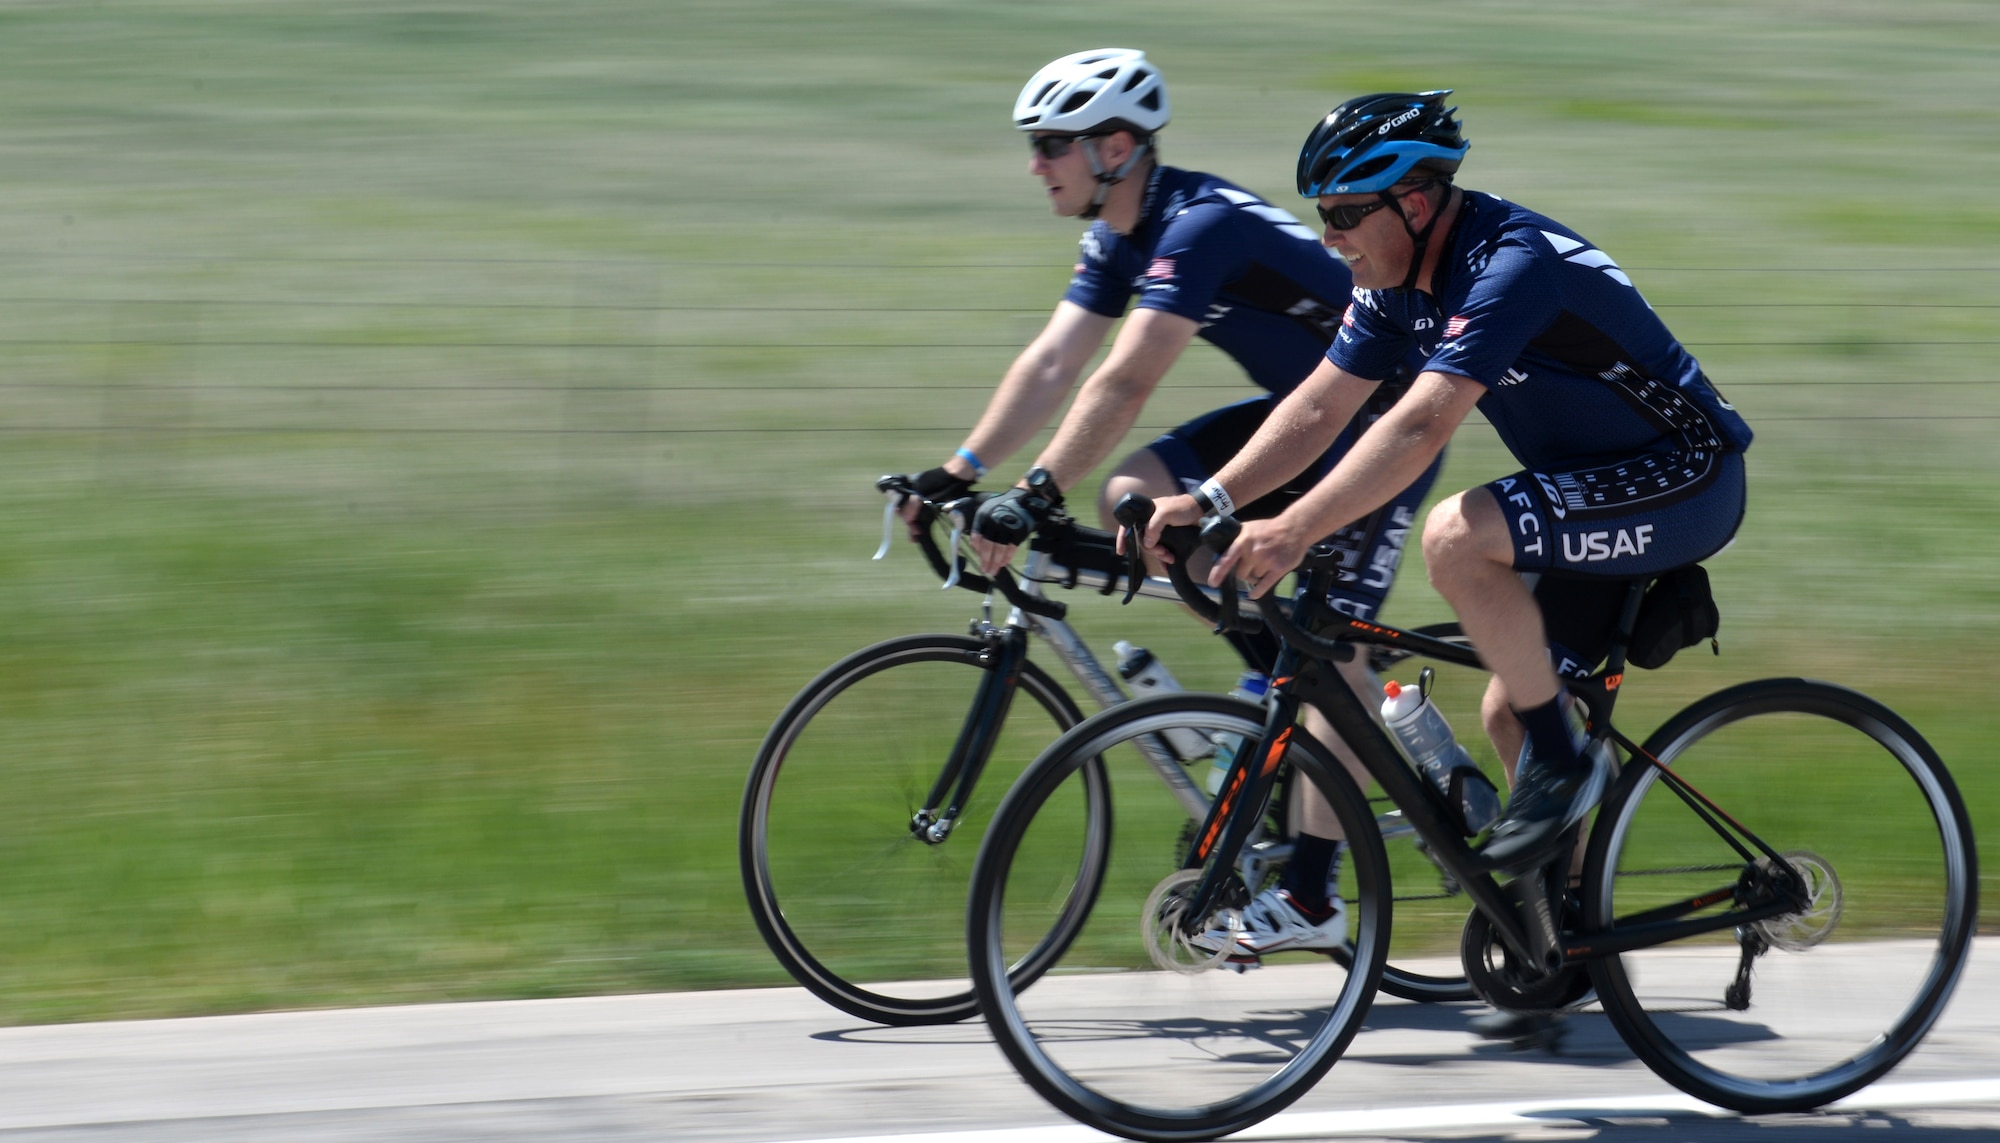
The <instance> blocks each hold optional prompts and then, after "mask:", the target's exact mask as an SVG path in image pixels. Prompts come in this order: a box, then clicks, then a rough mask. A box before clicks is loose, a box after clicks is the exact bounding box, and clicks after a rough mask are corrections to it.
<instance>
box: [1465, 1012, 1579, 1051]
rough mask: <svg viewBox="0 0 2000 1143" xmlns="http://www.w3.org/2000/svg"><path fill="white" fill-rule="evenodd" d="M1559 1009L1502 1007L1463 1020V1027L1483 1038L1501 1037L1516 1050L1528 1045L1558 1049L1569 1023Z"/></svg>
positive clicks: (1525, 1049) (1524, 1048) (1566, 1032)
mask: <svg viewBox="0 0 2000 1143" xmlns="http://www.w3.org/2000/svg"><path fill="white" fill-rule="evenodd" d="M1564 1020H1565V1017H1564V1014H1563V1013H1561V1012H1509V1011H1508V1010H1506V1009H1504V1008H1501V1009H1496V1010H1495V1011H1492V1012H1488V1013H1487V1014H1486V1015H1484V1016H1474V1017H1473V1018H1472V1019H1470V1020H1468V1021H1466V1022H1465V1027H1466V1030H1467V1031H1469V1032H1471V1033H1472V1034H1473V1035H1475V1036H1478V1037H1480V1038H1481V1039H1486V1040H1504V1041H1506V1042H1507V1045H1508V1047H1510V1048H1512V1049H1513V1050H1514V1051H1517V1052H1524V1051H1527V1050H1528V1049H1530V1048H1547V1049H1548V1050H1549V1051H1551V1052H1555V1051H1559V1050H1560V1048H1561V1045H1562V1040H1563V1037H1564V1036H1566V1035H1568V1034H1569V1025H1568V1024H1567V1023H1565V1022H1564Z"/></svg>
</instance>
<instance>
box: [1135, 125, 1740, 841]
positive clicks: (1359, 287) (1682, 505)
mask: <svg viewBox="0 0 2000 1143" xmlns="http://www.w3.org/2000/svg"><path fill="white" fill-rule="evenodd" d="M1450 94H1451V93H1450V92H1449V91H1429V92H1422V93H1417V94H1404V93H1394V94H1382V95H1370V96H1364V97H1361V98H1358V99H1352V100H1349V101H1347V102H1345V103H1343V104H1341V105H1340V106H1338V107H1336V108H1334V109H1333V111H1332V112H1331V113H1329V114H1328V115H1327V116H1326V118H1325V119H1324V120H1322V121H1321V122H1320V123H1319V124H1318V125H1316V126H1315V127H1314V128H1313V131H1312V134H1311V135H1310V136H1309V137H1308V138H1307V140H1306V143H1305V146H1304V148H1303V149H1302V150H1301V151H1300V153H1299V163H1298V188H1299V193H1300V195H1301V196H1303V197H1305V198H1310V199H1317V200H1318V210H1319V215H1320V218H1321V219H1322V220H1323V222H1324V223H1325V241H1326V243H1327V245H1329V246H1330V247H1332V248H1333V249H1334V250H1335V251H1336V252H1338V253H1339V254H1340V255H1341V256H1342V257H1343V258H1344V259H1346V261H1347V264H1348V268H1349V270H1350V271H1351V272H1352V273H1353V275H1354V280H1355V285H1356V289H1355V291H1354V300H1353V303H1352V304H1351V305H1350V306H1349V307H1348V308H1347V311H1346V313H1345V315H1344V316H1343V318H1342V328H1341V330H1340V333H1339V335H1338V337H1337V338H1336V340H1335V343H1334V345H1333V347H1332V349H1330V350H1329V351H1328V353H1327V364H1326V365H1325V366H1324V367H1322V368H1320V369H1319V370H1316V371H1315V372H1314V373H1313V375H1312V376H1311V377H1309V378H1307V379H1306V381H1305V382H1304V383H1303V384H1301V385H1300V386H1299V387H1298V388H1297V389H1296V390H1294V391H1293V392H1292V393H1291V395H1290V396H1288V397H1287V398H1286V399H1285V401H1284V402H1283V403H1282V404H1281V405H1279V407H1278V408H1277V409H1276V410H1275V411H1274V412H1273V413H1272V415H1271V416H1270V418H1269V419H1268V420H1266V422H1265V423H1264V425H1263V427H1262V428H1261V429H1260V430H1259V431H1258V433H1257V435H1256V436H1255V437H1254V438H1253V439H1252V440H1251V441H1250V442H1249V444H1248V445H1247V446H1246V447H1245V449H1244V451H1243V452H1242V453H1241V454H1239V455H1238V456H1237V457H1236V458H1235V459H1233V460H1232V461H1230V462H1229V463H1228V464H1227V465H1225V466H1224V467H1223V469H1222V471H1221V472H1220V473H1218V474H1217V475H1216V478H1215V479H1216V481H1217V482H1218V483H1219V484H1220V485H1221V486H1222V487H1223V488H1225V489H1227V498H1228V499H1233V500H1236V501H1242V500H1246V499H1255V498H1256V497H1258V496H1261V495H1263V494H1264V493H1265V491H1266V490H1268V489H1271V488H1274V487H1277V486H1279V485H1280V484H1281V483H1282V482H1283V481H1285V480H1286V479H1288V478H1289V477H1291V476H1292V475H1293V474H1294V473H1296V472H1297V471H1298V470H1299V468H1300V466H1301V464H1302V463H1303V462H1304V461H1305V459H1306V458H1309V457H1315V456H1317V455H1319V450H1320V449H1321V448H1323V447H1324V443H1325V441H1326V440H1327V439H1328V438H1329V436H1330V435H1331V432H1330V429H1329V428H1328V426H1331V425H1337V424H1341V423H1343V421H1344V420H1345V419H1346V417H1348V416H1349V415H1351V413H1352V411H1353V410H1354V409H1356V408H1358V407H1359V406H1360V405H1361V404H1362V403H1364V402H1366V401H1367V400H1369V399H1370V398H1371V397H1372V395H1373V394H1374V393H1375V392H1376V390H1377V388H1378V385H1379V380H1380V379H1382V378H1385V377H1389V376H1392V375H1394V374H1395V373H1396V371H1397V369H1398V367H1399V366H1400V365H1401V363H1402V362H1403V361H1404V359H1405V357H1406V356H1407V355H1408V354H1409V353H1410V352H1411V351H1412V350H1413V349H1414V350H1415V351H1416V352H1418V353H1420V354H1422V355H1423V358H1424V361H1423V364H1422V367H1421V372H1420V373H1419V375H1418V376H1417V377H1416V379H1415V381H1414V382H1413V383H1412V385H1411V386H1410V389H1409V391H1408V392H1407V393H1406V394H1405V395H1404V396H1403V397H1402V399H1401V400H1400V401H1398V402H1397V404H1396V405H1395V406H1394V407H1393V408H1392V409H1391V410H1390V411H1389V412H1388V413H1387V414H1385V415H1384V416H1383V417H1382V418H1380V419H1378V420H1377V421H1375V422H1374V423H1373V424H1371V425H1370V426H1369V428H1368V430H1367V431H1366V432H1365V433H1364V434H1363V436H1362V437H1361V439H1360V440H1359V441H1358V442H1356V444H1355V445H1354V446H1353V447H1352V448H1351V449H1349V450H1348V451H1347V453H1346V455H1345V456H1344V457H1343V458H1342V459H1341V460H1340V462H1339V463H1338V464H1336V465H1335V466H1334V468H1333V470H1332V471H1331V472H1330V473H1328V474H1327V475H1326V476H1325V477H1324V478H1322V479H1321V480H1319V481H1318V482H1317V483H1316V484H1315V485H1314V487H1313V488H1312V490H1311V491H1310V492H1308V493H1307V494H1306V495H1305V496H1304V497H1302V498H1300V499H1299V500H1297V501H1296V502H1294V503H1293V504H1292V505H1291V506H1289V507H1287V508H1286V509H1285V510H1284V511H1283V512H1282V513H1280V514H1279V515H1277V516H1276V517H1274V518H1271V519H1268V520H1261V521H1252V522H1249V523H1246V524H1245V526H1244V529H1243V533H1242V535H1241V536H1240V537H1239V538H1238V539H1237V541H1236V543H1235V544H1234V545H1232V546H1231V548H1230V549H1229V551H1228V552H1226V553H1224V554H1223V556H1221V557H1220V558H1219V559H1218V560H1217V561H1216V564H1215V567H1214V568H1213V569H1212V571H1211V573H1210V575H1211V582H1217V581H1220V580H1221V578H1222V577H1223V576H1224V575H1225V574H1227V573H1229V572H1232V571H1233V572H1234V573H1235V574H1236V575H1237V576H1238V577H1240V578H1242V579H1243V580H1244V581H1245V583H1246V584H1247V585H1249V587H1250V589H1251V591H1252V593H1253V594H1256V595H1261V594H1263V593H1264V592H1266V591H1268V590H1269V589H1270V587H1271V586H1272V585H1273V584H1274V583H1275V582H1276V580H1277V579H1278V578H1279V577H1280V576H1282V575H1283V574H1284V573H1285V572H1287V571H1289V570H1290V569H1291V568H1292V567H1293V566H1294V565H1296V564H1297V563H1298V561H1299V558H1300V557H1301V555H1303V553H1304V552H1305V550H1306V548H1307V547H1308V545H1309V544H1310V543H1311V542H1312V540H1313V539H1315V538H1317V537H1319V536H1322V535H1324V534H1326V532H1327V531H1328V529H1330V528H1335V527H1339V526H1341V525H1342V524H1344V523H1345V522H1347V521H1350V520H1353V519H1356V518H1361V517H1365V516H1366V515H1367V514H1368V513H1370V512H1373V511H1375V510H1376V508H1377V507H1378V506H1379V505H1381V504H1383V503H1386V502H1388V501H1389V498H1390V497H1391V496H1392V495H1393V494H1394V490H1395V489H1398V488H1401V487H1403V486H1404V485H1405V484H1406V483H1407V482H1408V481H1409V480H1410V478H1411V476H1412V475H1413V474H1415V473H1418V472H1422V471H1425V470H1426V469H1427V467H1428V466H1429V465H1431V464H1432V463H1434V461H1435V459H1436V457H1437V455H1438V453H1439V450H1441V449H1443V448H1444V445H1445V442H1446V441H1447V440H1448V439H1449V438H1450V436H1451V434H1452V432H1453V430H1454V429H1456V428H1457V427H1458V424H1459V422H1460V421H1462V420H1464V418H1465V416H1466V414H1468V413H1470V412H1471V411H1472V409H1473V408H1474V406H1477V407H1478V409H1479V410H1480V412H1481V413H1482V414H1483V415H1484V416H1485V417H1486V419H1487V420H1488V421H1489V422H1491V423H1492V425H1493V427H1494V429H1495V430H1496V431H1498V433H1499V434H1500V438H1501V440H1502V441H1503V442H1504V443H1505V444H1506V445H1507V447H1508V449H1509V451H1511V452H1512V453H1513V454H1514V457H1515V459H1516V460H1517V461H1519V462H1520V463H1521V464H1522V465H1523V466H1524V468H1523V470H1522V471H1518V472H1514V473H1512V474H1510V475H1507V476H1503V477H1501V478H1499V479H1497V480H1494V481H1491V482H1489V483H1487V484H1485V485H1483V486H1481V487H1478V488H1473V489H1469V490H1467V491H1464V492H1460V493H1458V494H1456V495H1453V496H1450V497H1447V498H1445V499H1444V500H1442V501H1441V502H1439V503H1438V504H1437V505H1436V506H1435V507H1434V508H1433V509H1432V510H1431V513H1430V515H1429V518H1428V519H1427V520H1426V522H1425V525H1424V532H1423V552H1424V558H1425V561H1426V564H1427V566H1428V569H1429V572H1430V578H1431V582H1432V584H1433V585H1434V586H1435V587H1436V588H1437V590H1438V593H1439V594H1440V595H1442V596H1443V597H1444V598H1445V601H1446V602H1448V603H1449V604H1451V606H1452V607H1453V609H1454V610H1455V611H1456V612H1457V613H1458V616H1459V620H1460V622H1461V624H1462V625H1463V627H1464V628H1465V631H1466V633H1467V634H1468V635H1469V636H1471V638H1472V641H1473V643H1474V645H1476V646H1477V647H1478V648H1479V651H1480V656H1481V657H1482V658H1483V659H1484V660H1485V661H1486V664H1487V666H1488V668H1489V669H1490V670H1491V671H1492V674H1493V680H1492V683H1491V685H1490V686H1489V688H1488V691H1487V695H1486V699H1485V702H1484V704H1483V709H1482V712H1481V713H1482V718H1483V720H1484V723H1485V727H1486V730H1487V733H1488V735H1489V736H1490V737H1491V738H1492V739H1493V742H1494V745H1495V746H1497V747H1498V748H1499V749H1500V755H1501V757H1502V758H1503V759H1507V760H1514V761H1515V763H1516V764H1515V765H1514V766H1511V767H1510V768H1509V779H1510V781H1511V783H1512V793H1511V795H1510V797H1509V799H1508V804H1507V808H1506V811H1505V813H1504V814H1503V816H1502V818H1501V820H1500V821H1499V822H1498V823H1496V824H1495V826H1494V827H1493V830H1492V833H1491V834H1490V836H1489V838H1488V840H1487V842H1486V844H1485V846H1484V847H1483V850H1482V853H1483V854H1484V855H1485V857H1486V859H1487V860H1488V861H1489V862H1490V863H1491V864H1492V865H1493V867H1494V868H1496V869H1500V870H1503V871H1506V872H1519V871H1523V870H1527V869H1532V868H1536V867H1539V866H1541V865H1543V864H1545V863H1547V862H1548V861H1550V860H1551V859H1553V857H1554V856H1555V851H1556V849H1557V848H1558V847H1559V844H1560V838H1561V836H1562V833H1563V831H1564V830H1565V829H1566V828H1567V827H1568V826H1570V825H1571V824H1573V823H1575V822H1576V821H1578V820H1580V819H1581V818H1582V816H1583V815H1584V814H1586V813H1587V812H1589V810H1590V809H1591V807H1592V806H1594V805H1595V804H1596V802H1597V800H1598V799H1599V797H1600V796H1601V795H1602V793H1603V790H1604V785H1605V782H1606V779H1607V773H1606V769H1607V767H1608V765H1609V760H1608V759H1599V760H1597V761H1596V762H1594V763H1593V762H1590V761H1586V760H1585V759H1584V758H1583V757H1582V756H1581V754H1580V750H1579V747H1578V741H1577V739H1576V738H1574V737H1573V731H1572V729H1571V724H1570V722H1569V721H1568V716H1567V711H1566V701H1565V699H1566V696H1565V694H1564V692H1563V689H1562V686H1561V683H1560V682H1559V679H1558V673H1557V672H1558V668H1560V669H1561V670H1562V671H1563V672H1564V673H1567V674H1572V675H1576V676H1582V675H1585V674H1587V673H1588V672H1589V671H1590V670H1591V669H1592V668H1593V667H1594V666H1595V665H1596V662H1597V661H1598V660H1600V659H1601V658H1602V657H1603V656H1602V654H1599V655H1597V656H1596V657H1595V658H1590V659H1589V661H1585V660H1586V658H1587V657H1588V655H1589V652H1587V651H1586V652H1583V653H1582V654H1579V653H1577V652H1576V651H1575V650H1573V649H1571V648H1569V647H1567V646H1560V645H1559V646H1555V647H1551V646H1550V645H1549V643H1548V641H1547V638H1546V633H1545V629H1544V625H1543V618H1542V610H1541V608H1542V607H1549V608H1550V610H1551V612H1552V613H1553V612H1554V611H1556V610H1557V609H1558V608H1561V607H1562V606H1564V604H1563V602H1562V601H1563V599H1564V597H1565V596H1566V595H1567V594H1568V593H1569V592H1570V591H1571V588H1570V587H1568V586H1566V584H1575V585H1576V588H1575V590H1577V591H1578V592H1580V593H1582V594H1584V595H1598V596H1601V595H1602V592H1601V591H1593V584H1602V583H1603V582H1604V577H1631V576H1640V575H1647V574H1652V573H1656V572H1662V571H1666V570H1668V569H1671V568H1675V567H1679V566H1682V565H1685V564H1690V563H1694V562H1696V561H1699V560H1701V559H1703V558H1705V557H1707V556H1709V555H1711V554H1713V553H1714V552H1716V551H1717V550H1719V549H1720V548H1722V547H1723V545H1725V544H1726V543H1728V542H1729V540H1730V539H1731V537H1732V536H1733V535H1734V534H1735V532H1736V527H1737V525H1738V523H1739V522H1740V521H1741V520H1742V516H1743V507H1744V475H1743V458H1742V452H1743V450H1744V449H1745V448H1747V447H1748V446H1749V444H1750V439H1751V433H1750V429H1749V427H1748V426H1747V425H1746V424H1745V423H1744V421H1743V419H1742V418H1741V417H1740V416H1738V415H1737V413H1736V411H1735V409H1734V408H1732V407H1731V406H1730V405H1729V404H1728V403H1727V402H1726V401H1724V400H1723V399H1722V397H1721V396H1720V395H1719V394H1718V393H1717V391H1716V389H1715V388H1714V386H1713V385H1711V384H1710V383H1709V380H1708V378H1707V377H1706V376H1705V375H1704V374H1703V373H1702V371H1701V367H1700V366H1699V364H1697V363H1696V361H1695V359H1694V358H1693V357H1692V356H1690V355H1689V354H1688V352H1687V351H1686V349H1684V348H1683V347H1682V346H1681V344H1680V343H1679V342H1678V341H1676V340H1675V339H1674V337H1673V335H1672V334H1671V333H1669V332H1668V331H1667V328H1666V326H1665V325H1663V324H1662V323H1661V321H1660V319H1659V317H1658V316H1657V315H1656V314H1655V313H1654V312H1653V310H1652V309H1651V307H1649V306H1648V305H1647V303H1646V301H1645V299H1643V298H1642V297H1641V296H1640V295H1639V292H1638V290H1637V289H1636V288H1634V287H1633V285H1632V282H1631V279H1629V278H1628V277H1627V276H1626V275H1625V273H1624V271H1622V270H1620V269H1619V268H1618V265H1617V264H1616V263H1615V262H1613V261H1612V259H1611V257H1610V256H1609V255H1607V254H1605V253H1604V252H1602V251H1601V250H1599V249H1598V248H1597V247H1596V246H1594V245H1592V244H1591V243H1590V242H1589V241H1588V240H1587V239H1585V238H1583V237H1582V236H1580V235H1578V234H1577V233H1576V232H1575V231H1573V230H1570V229H1569V228H1567V227H1565V226H1562V225H1561V224H1560V223H1557V222H1555V221H1553V220H1551V219H1549V218H1546V217H1544V216H1542V215H1539V214H1535V213H1533V212H1531V211H1529V210H1527V209H1525V208H1523V207H1520V206H1517V205H1515V204H1513V203H1511V202H1507V201H1505V200H1503V199H1500V198H1497V197H1494V196H1492V195H1488V194H1475V193H1469V192H1467V191H1464V190H1462V189H1459V188H1458V187H1456V186H1455V185H1454V184H1453V178H1454V176H1455V175H1456V173H1457V171H1458V168H1459V164H1460V161H1461V160H1462V159H1463V158H1464V156H1465V153H1466V151H1467V150H1468V148H1469V144H1468V143H1467V142H1466V141H1465V139H1464V137H1463V135H1462V133H1461V131H1460V126H1459V122H1458V120H1457V119H1456V118H1455V114H1456V111H1457V108H1455V107H1447V106H1446V105H1445V99H1446V97H1447V96H1449V95H1450ZM1211 502H1213V503H1211ZM1224 503H1225V502H1224V501H1222V500H1220V499H1219V498H1216V497H1214V496H1213V495H1212V494H1209V495H1208V496H1207V497H1206V499H1204V498H1203V496H1202V495H1201V494H1200V493H1197V495H1196V496H1192V497H1176V498H1173V499H1169V500H1165V501H1163V502H1161V504H1160V505H1159V511H1158V514H1157V515H1156V516H1155V518H1154V522H1153V525H1152V528H1151V530H1150V531H1149V533H1148V541H1149V543H1152V542H1156V537H1157V536H1158V533H1159V529H1160V528H1162V527H1164V526H1166V525H1168V524H1185V523H1192V522H1193V521H1195V520H1197V519H1199V518H1200V517H1201V515H1202V514H1203V512H1204V511H1205V510H1208V509H1212V508H1214V507H1220V506H1223V505H1224ZM1156 550H1157V549H1156ZM1524 573H1525V574H1526V575H1532V576H1541V577H1543V578H1542V579H1541V582H1539V583H1537V584H1535V585H1534V586H1532V587H1531V585H1530V583H1529V582H1528V581H1527V580H1526V579H1525V578H1524ZM1571 577H1575V578H1571ZM1538 596H1539V597H1540V599H1541V603H1540V604H1539V605H1538V603H1537V597H1538Z"/></svg>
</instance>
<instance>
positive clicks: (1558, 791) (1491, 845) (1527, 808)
mask: <svg viewBox="0 0 2000 1143" xmlns="http://www.w3.org/2000/svg"><path fill="white" fill-rule="evenodd" d="M1610 779H1611V764H1610V759H1609V758H1607V757H1603V756H1601V755H1600V756H1599V757H1597V758H1596V759H1594V760H1593V759H1591V758H1588V757H1585V758H1578V759H1576V760H1575V761H1573V762H1569V763H1567V764H1560V765H1551V764H1549V763H1546V762H1543V761H1542V760H1541V759H1540V758H1537V757H1535V755H1534V754H1533V753H1532V752H1531V751H1530V750H1527V749H1523V750H1522V751H1521V764H1520V766H1518V767H1517V768H1516V769H1515V771H1514V792H1513V794H1512V795H1511V796H1509V797H1508V799H1507V813H1506V815H1505V816H1503V817H1502V818H1501V819H1500V821H1499V822H1498V823H1497V824H1495V825H1494V827H1493V833H1492V834H1491V836H1489V837H1488V838H1487V839H1486V844H1485V845H1483V846H1481V847H1480V849H1479V853H1480V856H1482V857H1484V858H1485V859H1486V861H1487V864H1489V865H1491V866H1492V867H1493V868H1495V869H1498V870H1500V871H1502V872H1505V873H1516V874H1518V873H1525V872H1527V871H1528V870H1530V869H1535V868H1537V867H1539V866H1542V865H1546V864H1547V863H1548V862H1549V860H1550V859H1552V858H1554V857H1555V856H1556V850H1557V849H1558V848H1559V846H1560V845H1561V842H1562V835H1563V831H1564V830H1566V829H1568V828H1569V827H1570V826H1573V825H1575V824H1576V823H1577V822H1579V821H1581V820H1583V815H1585V814H1587V813H1589V812H1590V811H1591V809H1592V808H1593V807H1595V806H1596V805H1597V803H1598V801H1599V800H1601V799H1602V798H1603V797H1604V788H1605V786H1606V785H1607V784H1608V783H1609V782H1610Z"/></svg>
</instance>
